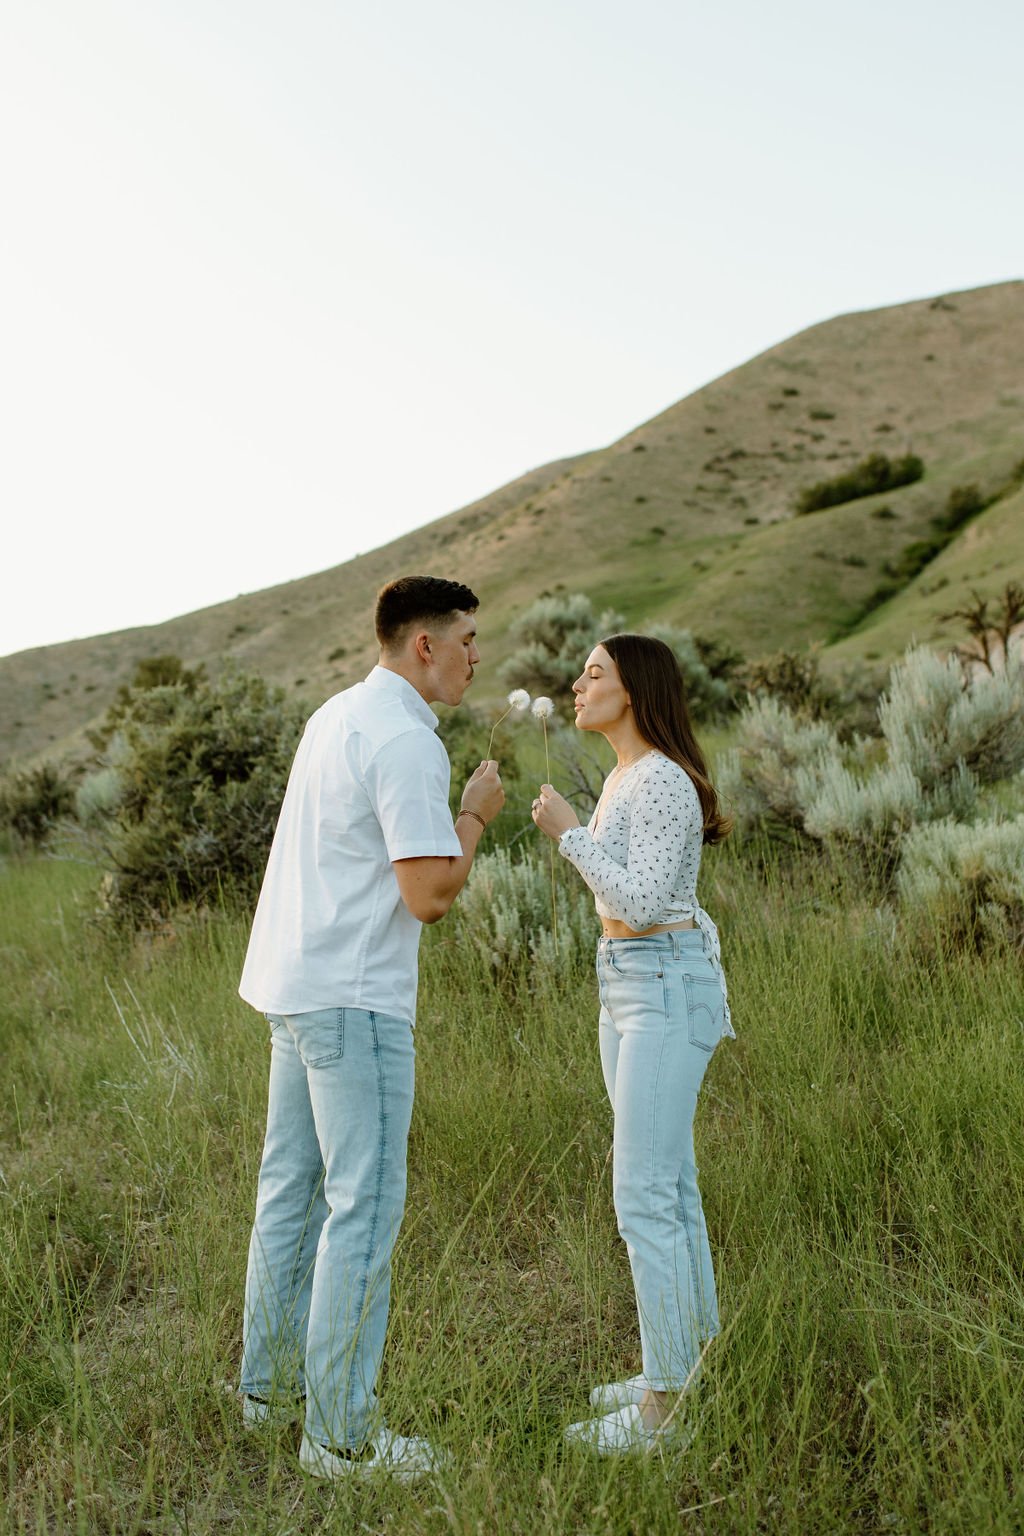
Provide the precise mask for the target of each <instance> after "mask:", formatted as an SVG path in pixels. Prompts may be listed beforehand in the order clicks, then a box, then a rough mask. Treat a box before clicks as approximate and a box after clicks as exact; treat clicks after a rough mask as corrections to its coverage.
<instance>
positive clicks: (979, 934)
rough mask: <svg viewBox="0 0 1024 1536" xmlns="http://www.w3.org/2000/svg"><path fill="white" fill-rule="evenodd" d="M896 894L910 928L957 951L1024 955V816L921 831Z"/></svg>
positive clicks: (912, 840)
mask: <svg viewBox="0 0 1024 1536" xmlns="http://www.w3.org/2000/svg"><path fill="white" fill-rule="evenodd" d="M897 888H898V890H899V894H900V899H901V902H902V905H903V909H904V913H905V915H906V918H907V921H908V923H910V924H911V925H912V926H913V925H920V926H921V927H922V928H923V929H924V930H926V931H927V933H928V934H929V936H932V935H934V936H935V937H937V938H938V939H939V940H940V942H942V943H944V944H946V945H948V946H951V947H964V946H967V947H971V948H983V947H985V946H987V945H988V944H990V943H993V942H996V943H999V942H1007V941H1008V942H1010V943H1012V944H1013V945H1015V946H1016V947H1017V948H1021V947H1024V816H1018V817H1016V818H1015V819H1014V820H1013V821H1004V822H983V823H980V824H979V823H975V824H974V825H973V826H962V825H958V824H957V823H956V822H955V821H937V822H935V823H933V824H932V825H931V826H922V827H916V828H915V829H914V830H913V831H911V832H910V833H909V834H908V836H907V838H906V840H905V842H904V845H903V858H902V862H901V864H900V869H899V873H898V875H897Z"/></svg>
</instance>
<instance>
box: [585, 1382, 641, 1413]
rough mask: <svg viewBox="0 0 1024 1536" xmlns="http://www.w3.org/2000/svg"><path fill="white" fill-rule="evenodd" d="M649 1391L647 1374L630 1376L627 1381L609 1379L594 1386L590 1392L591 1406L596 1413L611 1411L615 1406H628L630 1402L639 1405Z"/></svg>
mask: <svg viewBox="0 0 1024 1536" xmlns="http://www.w3.org/2000/svg"><path fill="white" fill-rule="evenodd" d="M646 1391H647V1377H646V1376H643V1375H641V1376H628V1377H627V1378H626V1380H625V1381H607V1382H605V1383H604V1385H603V1386H600V1387H594V1388H593V1389H592V1391H591V1393H590V1406H591V1408H593V1409H594V1411H595V1413H610V1412H611V1411H612V1409H613V1408H628V1407H629V1405H630V1403H636V1404H637V1405H639V1403H640V1400H641V1399H642V1397H643V1395H644V1393H645V1392H646Z"/></svg>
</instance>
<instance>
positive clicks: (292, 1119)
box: [239, 576, 505, 1478]
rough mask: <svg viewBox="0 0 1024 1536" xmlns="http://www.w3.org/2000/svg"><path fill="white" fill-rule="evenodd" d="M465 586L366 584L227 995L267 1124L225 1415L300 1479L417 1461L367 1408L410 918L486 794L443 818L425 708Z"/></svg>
mask: <svg viewBox="0 0 1024 1536" xmlns="http://www.w3.org/2000/svg"><path fill="white" fill-rule="evenodd" d="M476 608H477V599H476V597H475V596H474V594H473V593H472V592H471V591H470V590H469V588H468V587H464V586H462V585H460V584H459V583H458V582H453V581H442V580H440V579H438V578H436V577H433V576H405V577H402V578H401V579H400V580H399V581H395V582H392V583H391V584H390V585H389V586H386V587H384V588H383V589H382V591H381V592H380V594H379V595H378V598H377V609H376V616H375V626H376V631H377V639H378V641H379V642H380V660H379V663H378V665H377V666H376V667H374V669H373V671H372V672H371V673H370V674H369V676H368V677H367V678H366V679H365V681H364V682H361V683H357V684H356V685H355V686H354V687H352V688H348V689H346V690H345V691H344V692H343V693H339V694H336V695H335V696H334V697H333V698H331V699H328V701H327V703H326V704H324V705H323V706H322V707H321V708H320V709H318V710H317V711H316V713H315V714H314V715H313V716H312V718H311V719H310V721H309V723H308V725H307V726H306V730H305V733H304V735H303V738H302V741H301V743H300V745H299V748H298V751H297V752H296V754H295V760H294V762H293V764H292V769H291V773H290V775H289V779H288V788H287V792H286V794H285V798H284V804H283V805H282V807H281V816H280V820H279V822H278V825H277V831H276V833H275V835H274V842H273V846H272V848H271V851H270V858H269V861H268V864H267V871H266V875H265V877H264V881H263V889H262V891H261V893H260V899H259V904H258V906H257V908H256V915H255V918H254V920H253V927H252V935H251V938H250V940H249V949H248V953H247V955H246V960H245V967H244V970H243V973H242V980H241V984H240V987H239V991H240V992H241V995H242V997H243V998H245V1000H246V1002H249V1003H251V1004H252V1005H253V1006H254V1007H256V1008H258V1009H260V1010H261V1012H263V1013H265V1014H266V1015H267V1017H268V1019H269V1021H270V1038H271V1064H270V1095H269V1103H268V1111H267V1134H266V1140H265V1143H264V1149H263V1161H262V1165H261V1167H260V1176H259V1188H258V1192H257V1204H256V1219H255V1224H254V1226H253V1232H252V1239H251V1242H250V1246H249V1265H248V1273H247V1277H246V1294H245V1322H244V1341H243V1351H242V1379H241V1393H242V1409H243V1416H244V1419H245V1422H246V1423H247V1424H249V1425H254V1424H260V1423H265V1422H268V1421H270V1422H276V1421H279V1420H284V1419H287V1418H290V1417H291V1416H292V1414H293V1413H294V1411H295V1407H296V1402H297V1400H299V1399H301V1398H302V1397H305V1427H304V1433H303V1438H302V1447H301V1450H300V1453H299V1456H300V1461H301V1464H302V1466H303V1467H304V1468H305V1469H306V1470H307V1471H308V1472H310V1473H312V1474H313V1475H314V1476H318V1477H327V1478H340V1477H344V1476H347V1475H350V1474H352V1473H361V1472H363V1471H365V1470H367V1469H368V1468H374V1467H383V1468H386V1469H387V1470H388V1471H390V1472H391V1473H392V1474H393V1475H395V1476H398V1477H402V1478H411V1477H415V1476H417V1475H418V1474H420V1473H422V1472H425V1471H429V1470H430V1469H431V1468H432V1467H433V1466H435V1465H437V1461H438V1458H437V1453H436V1452H435V1451H434V1450H433V1448H432V1447H431V1446H430V1445H429V1443H428V1442H427V1441H425V1440H420V1439H407V1438H405V1437H403V1436H401V1435H396V1434H394V1433H392V1432H391V1431H389V1430H388V1429H386V1428H385V1427H382V1426H381V1425H380V1424H379V1423H378V1422H377V1415H376V1412H375V1407H376V1398H375V1395H374V1389H375V1384H376V1378H377V1373H378V1371H379V1368H380V1362H381V1356H382V1353H383V1349H384V1334H385V1329H386V1326H387V1316H388V1305H389V1300H390V1275H391V1253H392V1249H393V1247H394V1242H395V1238H396V1236H397V1233H398V1227H399V1224H400V1222H401V1219H402V1213H403V1208H404V1204H405V1188H406V1142H407V1138H408V1131H409V1120H410V1116H411V1112H412V1098H413V1056H414V1052H413V1040H412V1027H413V1023H414V1018H415V1009H416V977H417V951H418V948H419V938H420V926H421V924H422V923H434V922H437V920H438V919H439V918H441V917H443V916H444V914H445V913H446V912H447V911H448V908H449V907H450V906H451V904H452V902H453V901H454V900H455V897H456V896H457V895H458V893H459V891H460V890H461V889H462V886H463V884H464V883H465V880H466V877H467V875H468V874H469V871H470V868H471V866H472V863H473V856H474V854H475V852H476V848H477V844H478V843H479V841H480V838H481V836H482V835H483V831H484V828H485V826H486V825H487V824H488V823H489V822H490V821H492V820H493V818H494V817H495V816H497V814H498V812H499V811H500V810H501V807H502V804H503V802H504V798H505V792H504V790H503V789H502V786H501V780H500V778H499V776H498V765H497V763H496V762H483V763H481V764H480V766H479V768H477V770H476V772H475V773H474V774H473V776H472V778H471V779H470V780H469V782H468V783H467V785H466V787H465V789H464V791H463V794H462V802H461V803H462V809H461V810H460V811H459V814H458V816H457V817H456V819H455V821H454V822H453V821H452V817H451V813H450V811H449V809H448V790H449V781H450V773H451V769H450V765H449V762H448V757H447V754H446V752H445V750H444V747H443V745H442V744H441V742H440V741H439V740H438V738H437V736H436V735H435V734H434V733H435V730H436V726H437V720H436V718H435V716H434V714H433V711H432V710H431V709H430V708H429V705H430V704H432V703H434V702H435V701H438V702H441V703H444V704H458V703H459V702H460V701H461V699H462V696H463V694H464V693H465V691H466V689H467V687H468V686H469V684H470V683H471V682H472V680H473V669H474V667H475V666H476V665H477V663H478V662H479V660H480V653H479V651H478V650H477V645H476V620H475V617H474V615H475V612H476Z"/></svg>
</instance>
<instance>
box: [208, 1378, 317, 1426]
mask: <svg viewBox="0 0 1024 1536" xmlns="http://www.w3.org/2000/svg"><path fill="white" fill-rule="evenodd" d="M224 1391H225V1392H226V1393H227V1395H228V1396H230V1397H240V1398H241V1400H242V1426H243V1428H245V1429H265V1428H266V1427H267V1426H268V1425H275V1426H282V1425H285V1424H294V1423H295V1421H296V1420H297V1419H300V1418H301V1417H302V1409H303V1403H302V1398H301V1397H297V1398H296V1399H295V1400H294V1402H288V1401H284V1402H280V1401H279V1402H276V1403H270V1402H268V1401H267V1399H266V1398H265V1397H250V1395H249V1393H248V1392H240V1391H239V1390H238V1388H237V1387H233V1386H230V1385H229V1384H228V1383H226V1382H225V1384H224Z"/></svg>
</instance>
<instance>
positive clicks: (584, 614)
mask: <svg viewBox="0 0 1024 1536" xmlns="http://www.w3.org/2000/svg"><path fill="white" fill-rule="evenodd" d="M624 623H625V619H624V618H623V617H622V614H621V613H615V612H614V611H612V610H611V609H608V610H606V611H605V612H604V613H601V614H596V613H595V612H594V607H593V604H592V603H591V601H590V598H589V597H587V595H586V593H584V592H567V593H559V594H558V595H557V596H556V595H551V594H549V595H547V596H544V597H540V598H538V599H537V601H536V602H535V603H531V605H530V607H529V608H527V609H525V610H524V612H523V613H521V614H520V616H519V618H518V619H517V620H516V622H515V623H514V624H513V625H512V627H511V629H510V631H509V641H510V644H511V645H512V646H513V650H512V653H511V655H510V656H509V658H508V660H507V661H505V662H504V663H503V664H502V665H501V667H500V668H499V669H498V675H499V676H500V677H501V679H502V681H503V682H504V683H505V684H506V685H507V686H508V687H509V688H525V689H526V690H527V692H528V693H530V694H538V693H540V694H548V695H549V696H550V697H551V698H552V699H553V700H554V702H555V706H556V708H558V709H560V710H561V711H562V712H563V713H568V710H569V709H570V707H571V702H572V695H571V692H570V689H571V687H572V684H573V683H574V682H575V680H576V678H577V677H579V675H580V673H581V672H582V670H583V663H584V662H585V661H586V659H587V656H588V654H589V652H590V651H591V650H592V649H593V648H594V646H595V645H596V643H597V641H598V640H600V639H601V637H602V635H610V634H614V633H615V632H616V631H618V630H620V629H621V628H622V626H623V624H624Z"/></svg>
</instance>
